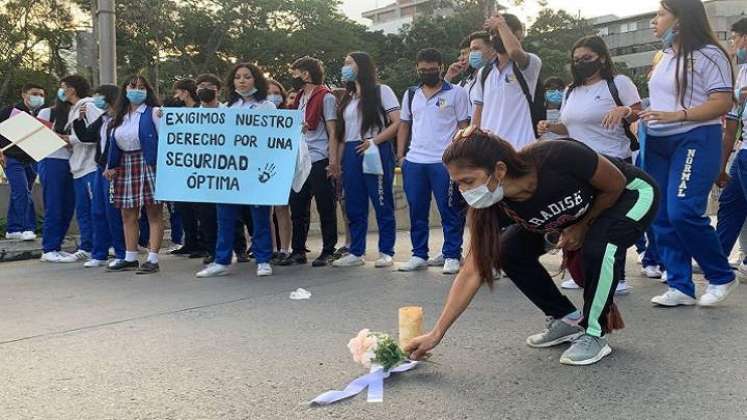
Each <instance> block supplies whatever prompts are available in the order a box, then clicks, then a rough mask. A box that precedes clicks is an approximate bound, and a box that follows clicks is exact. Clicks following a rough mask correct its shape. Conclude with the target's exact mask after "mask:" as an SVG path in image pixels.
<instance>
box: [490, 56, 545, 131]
mask: <svg viewBox="0 0 747 420" xmlns="http://www.w3.org/2000/svg"><path fill="white" fill-rule="evenodd" d="M511 65H512V66H513V70H514V76H516V81H517V82H519V86H521V91H522V92H523V93H524V97H525V98H526V100H527V103H528V104H529V112H530V113H531V115H532V129H533V130H534V137H535V138H539V135H538V134H537V123H539V122H540V121H543V120H546V119H547V109H546V108H545V86H544V84H542V82H541V81H540V80H539V78H538V79H537V86H535V88H534V97H532V93H531V92H530V91H529V85H527V80H526V79H525V78H524V74H523V73H522V72H521V69H520V68H519V65H518V64H516V63H515V62H511ZM493 67H494V65H493V63H491V64H490V65H489V66H486V67H483V70H482V72H481V73H480V85H481V86H482V89H483V92H484V91H485V81H486V80H488V75H489V74H490V72H491V71H493ZM485 69H487V71H485Z"/></svg>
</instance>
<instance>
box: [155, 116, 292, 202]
mask: <svg viewBox="0 0 747 420" xmlns="http://www.w3.org/2000/svg"><path fill="white" fill-rule="evenodd" d="M301 127H302V118H301V113H300V112H299V111H285V110H252V109H232V108H164V111H163V117H162V118H161V124H160V127H159V144H158V166H157V169H156V199H158V200H161V201H186V202H199V203H220V204H254V205H286V204H288V197H289V195H290V188H291V183H292V181H293V174H294V171H295V167H296V158H297V155H298V150H299V148H298V145H299V142H300V141H303V140H302V136H301Z"/></svg>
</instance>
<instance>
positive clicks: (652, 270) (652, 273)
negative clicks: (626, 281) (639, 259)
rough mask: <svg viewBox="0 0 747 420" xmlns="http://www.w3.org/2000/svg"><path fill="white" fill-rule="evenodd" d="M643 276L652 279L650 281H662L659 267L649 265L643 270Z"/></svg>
mask: <svg viewBox="0 0 747 420" xmlns="http://www.w3.org/2000/svg"><path fill="white" fill-rule="evenodd" d="M641 274H643V275H644V276H646V277H648V278H650V279H660V278H661V270H659V267H657V266H655V265H647V266H645V267H643V268H642V269H641Z"/></svg>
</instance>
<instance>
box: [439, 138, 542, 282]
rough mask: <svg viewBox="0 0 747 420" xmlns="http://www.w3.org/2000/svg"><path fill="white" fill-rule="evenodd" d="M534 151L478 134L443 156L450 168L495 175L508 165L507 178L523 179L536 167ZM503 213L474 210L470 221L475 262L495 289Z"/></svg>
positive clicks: (496, 209)
mask: <svg viewBox="0 0 747 420" xmlns="http://www.w3.org/2000/svg"><path fill="white" fill-rule="evenodd" d="M533 150H534V147H527V148H525V149H523V150H522V151H521V152H518V153H517V152H516V151H515V150H514V148H513V146H511V144H510V143H508V142H507V141H505V140H503V139H501V138H499V137H496V136H493V135H491V134H487V133H485V132H482V131H480V130H476V131H475V132H474V133H473V134H472V135H470V136H468V137H465V138H462V139H459V140H456V141H453V142H452V143H451V144H450V145H449V147H447V148H446V151H445V152H444V155H443V162H444V164H446V165H447V166H452V165H453V166H456V167H460V168H470V169H482V170H484V171H486V172H487V173H488V174H492V173H494V172H495V167H496V164H497V163H498V162H503V163H504V164H505V165H506V168H507V172H506V176H507V177H509V178H520V177H522V176H525V175H528V174H529V173H531V171H532V170H533V167H534V166H535V165H536V161H535V159H534V156H533V155H534V151H533ZM501 218H503V209H502V206H501V205H500V204H496V205H494V206H492V207H488V208H485V209H475V208H470V209H469V214H468V215H467V220H468V221H469V228H470V236H471V237H470V249H469V253H470V254H471V255H470V256H471V257H473V258H474V259H475V263H476V264H477V269H478V272H479V273H480V278H481V279H482V281H483V282H484V283H487V284H488V286H490V287H491V288H492V287H493V270H496V271H498V270H500V269H501V258H500V255H501V240H500V239H501V238H500V233H501V223H500V219H501Z"/></svg>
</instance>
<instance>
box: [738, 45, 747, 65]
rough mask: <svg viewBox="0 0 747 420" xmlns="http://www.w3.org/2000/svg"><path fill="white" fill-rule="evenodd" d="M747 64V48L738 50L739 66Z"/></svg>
mask: <svg viewBox="0 0 747 420" xmlns="http://www.w3.org/2000/svg"><path fill="white" fill-rule="evenodd" d="M745 63H747V48H740V49H738V50H737V64H745Z"/></svg>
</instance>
